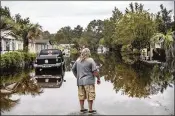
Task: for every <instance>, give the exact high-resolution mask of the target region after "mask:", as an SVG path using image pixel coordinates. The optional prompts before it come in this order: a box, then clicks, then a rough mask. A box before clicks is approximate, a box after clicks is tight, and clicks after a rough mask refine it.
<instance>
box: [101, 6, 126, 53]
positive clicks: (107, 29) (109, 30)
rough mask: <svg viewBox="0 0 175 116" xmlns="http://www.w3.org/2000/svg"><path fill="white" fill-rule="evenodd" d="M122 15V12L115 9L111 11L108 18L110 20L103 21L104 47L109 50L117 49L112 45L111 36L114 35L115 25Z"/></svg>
mask: <svg viewBox="0 0 175 116" xmlns="http://www.w3.org/2000/svg"><path fill="white" fill-rule="evenodd" d="M122 15H123V14H122V12H121V11H120V10H119V9H118V8H116V7H115V8H114V10H113V11H112V17H110V19H106V20H104V30H103V36H104V37H103V38H104V45H105V46H106V47H108V48H110V50H112V49H116V48H118V47H119V46H115V44H113V36H114V33H115V23H116V22H118V21H119V19H120V18H121V16H122Z"/></svg>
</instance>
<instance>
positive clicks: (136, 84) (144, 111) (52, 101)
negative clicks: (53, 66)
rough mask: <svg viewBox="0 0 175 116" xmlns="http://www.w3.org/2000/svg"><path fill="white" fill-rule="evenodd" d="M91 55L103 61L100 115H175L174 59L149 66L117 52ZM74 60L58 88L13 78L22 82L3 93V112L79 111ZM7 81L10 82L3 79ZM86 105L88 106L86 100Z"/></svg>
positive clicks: (98, 103)
mask: <svg viewBox="0 0 175 116" xmlns="http://www.w3.org/2000/svg"><path fill="white" fill-rule="evenodd" d="M92 57H93V58H94V59H95V61H96V62H97V64H102V67H100V75H101V76H102V77H101V80H102V81H101V85H96V100H95V103H94V109H96V110H97V112H98V114H101V115H174V72H173V71H174V69H175V68H174V66H175V65H174V64H175V63H174V61H170V62H167V63H168V65H167V63H162V64H160V65H157V64H156V65H152V64H151V65H150V64H144V63H141V62H138V61H133V62H132V63H126V62H125V61H126V58H125V59H121V58H119V57H117V56H115V54H112V55H103V54H102V55H97V54H95V55H93V56H92ZM75 59H76V57H74V58H73V57H71V58H69V59H66V64H67V65H66V69H67V71H66V73H65V77H64V79H65V80H66V82H63V83H62V85H61V86H60V87H58V88H51V87H50V88H42V87H41V88H40V87H38V85H36V84H35V83H34V82H33V81H31V80H30V77H29V76H28V77H26V78H24V77H21V78H20V77H19V79H18V80H17V79H16V80H14V82H20V83H19V84H18V86H17V87H16V88H17V89H16V91H15V92H13V93H4V94H2V98H1V103H2V104H1V109H2V111H3V112H1V113H2V115H27V114H28V115H71V114H78V112H79V101H78V90H77V85H76V78H75V77H74V76H73V73H72V72H71V71H70V68H71V65H70V62H71V61H73V60H75ZM129 60H132V58H129ZM127 61H128V59H127ZM25 76H26V75H25ZM4 83H10V82H9V80H4ZM20 84H21V85H20ZM85 107H86V108H88V104H87V102H86V103H85Z"/></svg>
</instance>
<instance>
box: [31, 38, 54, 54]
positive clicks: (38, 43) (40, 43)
mask: <svg viewBox="0 0 175 116" xmlns="http://www.w3.org/2000/svg"><path fill="white" fill-rule="evenodd" d="M34 43H35V45H34V47H33V48H35V50H34V51H35V53H39V52H40V51H41V50H42V49H53V48H54V45H51V44H50V42H49V40H43V39H38V40H35V42H34ZM30 47H31V46H30ZM31 48H32V47H31Z"/></svg>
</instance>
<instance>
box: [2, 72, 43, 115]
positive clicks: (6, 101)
mask: <svg viewBox="0 0 175 116" xmlns="http://www.w3.org/2000/svg"><path fill="white" fill-rule="evenodd" d="M8 86H11V87H9V88H7V87H8ZM41 93H43V90H42V89H41V88H40V87H39V86H38V85H36V84H35V83H34V81H33V80H31V77H30V75H29V71H24V72H23V71H21V73H19V74H15V75H10V76H8V77H6V76H4V77H2V79H1V100H0V103H1V112H4V111H10V109H11V108H13V107H14V106H15V105H16V104H18V103H19V101H20V99H15V100H14V99H12V95H31V96H33V97H35V96H37V95H40V94H41Z"/></svg>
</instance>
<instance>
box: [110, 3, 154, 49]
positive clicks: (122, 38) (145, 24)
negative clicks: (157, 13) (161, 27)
mask: <svg viewBox="0 0 175 116" xmlns="http://www.w3.org/2000/svg"><path fill="white" fill-rule="evenodd" d="M142 7H143V5H141V4H140V5H138V4H135V11H134V10H132V9H131V11H129V10H128V13H126V14H125V15H123V16H122V18H120V20H119V21H118V22H116V28H115V34H114V38H113V43H114V44H116V45H128V44H131V45H132V46H133V48H136V49H139V50H140V49H141V48H144V47H147V46H148V45H149V40H150V38H151V37H152V35H153V34H154V33H155V32H156V24H155V21H154V15H153V14H150V13H149V12H147V11H146V10H142ZM131 8H132V7H131ZM138 9H141V10H138Z"/></svg>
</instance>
